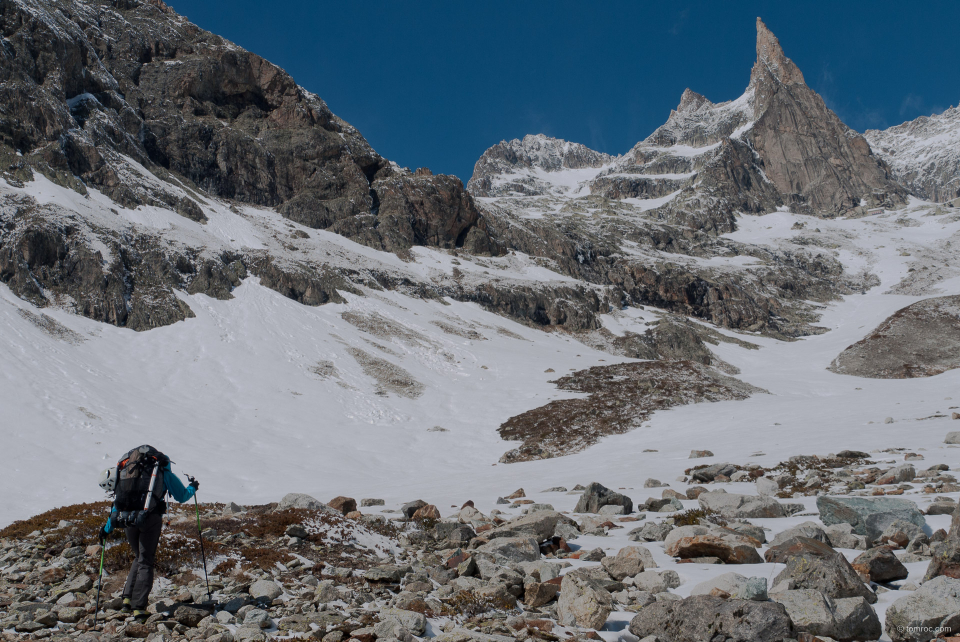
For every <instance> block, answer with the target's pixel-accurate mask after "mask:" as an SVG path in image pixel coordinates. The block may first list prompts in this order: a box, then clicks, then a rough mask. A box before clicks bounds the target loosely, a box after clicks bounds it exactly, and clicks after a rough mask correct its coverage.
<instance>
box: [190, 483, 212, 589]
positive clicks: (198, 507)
mask: <svg viewBox="0 0 960 642" xmlns="http://www.w3.org/2000/svg"><path fill="white" fill-rule="evenodd" d="M183 476H184V477H186V478H187V479H188V480H190V485H191V486H193V488H194V491H193V505H194V507H195V508H196V510H197V535H198V536H199V537H200V556H201V558H202V559H203V579H204V580H205V581H206V583H207V601H208V602H212V601H213V596H212V595H210V578H209V577H207V553H206V552H205V551H204V550H203V530H202V529H201V528H200V503H199V502H198V501H197V490H196V489H197V488H199V487H200V482H198V481H197V479H196V477H193V476H191V475H187V474H186V473H184V475H183Z"/></svg>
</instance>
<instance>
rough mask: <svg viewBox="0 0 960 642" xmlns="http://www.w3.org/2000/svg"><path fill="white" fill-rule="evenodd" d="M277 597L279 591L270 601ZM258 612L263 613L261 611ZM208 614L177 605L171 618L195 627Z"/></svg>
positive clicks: (200, 610) (190, 607)
mask: <svg viewBox="0 0 960 642" xmlns="http://www.w3.org/2000/svg"><path fill="white" fill-rule="evenodd" d="M270 584H273V582H270ZM274 586H276V584H274ZM250 589H251V590H253V587H252V586H251V587H250ZM251 595H252V593H251ZM277 597H280V593H277V594H276V596H275V597H271V598H270V600H271V601H272V600H274V599H276V598H277ZM260 612H261V613H263V611H260ZM208 615H210V613H208V612H207V611H205V610H204V609H197V608H193V607H192V606H178V607H177V609H176V610H175V611H174V612H173V619H174V620H176V621H177V622H178V623H179V624H182V625H184V626H186V627H195V626H196V625H198V624H200V620H202V619H203V618H205V617H207V616H208Z"/></svg>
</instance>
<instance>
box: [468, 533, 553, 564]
mask: <svg viewBox="0 0 960 642" xmlns="http://www.w3.org/2000/svg"><path fill="white" fill-rule="evenodd" d="M477 553H479V554H481V555H489V556H490V557H491V558H493V560H494V561H495V562H496V563H497V564H502V565H504V566H507V565H510V564H517V563H520V562H536V561H537V560H538V559H540V546H539V543H538V542H537V540H536V539H535V538H533V537H498V538H497V539H495V540H493V541H490V542H487V543H486V544H484V545H483V546H481V547H479V548H478V549H477Z"/></svg>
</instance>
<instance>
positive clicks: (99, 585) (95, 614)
mask: <svg viewBox="0 0 960 642" xmlns="http://www.w3.org/2000/svg"><path fill="white" fill-rule="evenodd" d="M106 549H107V542H106V540H103V539H101V540H100V579H98V580H97V607H96V610H95V611H94V612H93V630H94V631H96V630H97V618H98V617H99V616H100V589H101V588H102V587H103V552H104V551H105V550H106Z"/></svg>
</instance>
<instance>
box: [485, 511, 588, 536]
mask: <svg viewBox="0 0 960 642" xmlns="http://www.w3.org/2000/svg"><path fill="white" fill-rule="evenodd" d="M557 524H567V525H570V526H573V527H574V528H576V527H577V523H576V521H574V520H572V519H570V518H569V517H567V516H566V515H561V514H560V513H558V512H557V511H552V510H541V511H536V512H534V513H530V514H529V515H523V516H521V517H517V518H516V519H512V520H510V521H509V522H507V523H506V524H501V525H500V526H498V527H496V528H494V529H491V530H488V531H487V532H485V533H484V534H483V536H484V538H486V539H496V538H498V537H534V538H536V539H537V541H538V542H542V541H543V540H545V539H549V538H551V537H553V536H554V534H555V533H556V530H557Z"/></svg>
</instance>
